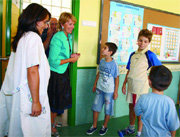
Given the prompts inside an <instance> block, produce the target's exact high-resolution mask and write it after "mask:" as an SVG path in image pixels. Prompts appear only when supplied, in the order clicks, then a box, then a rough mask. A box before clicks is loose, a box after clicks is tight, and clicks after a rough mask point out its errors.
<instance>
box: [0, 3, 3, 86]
mask: <svg viewBox="0 0 180 137" xmlns="http://www.w3.org/2000/svg"><path fill="white" fill-rule="evenodd" d="M2 19H3V0H0V57H2V25H3V21H2ZM0 68H1V69H0V88H1V83H2V62H1V61H0Z"/></svg>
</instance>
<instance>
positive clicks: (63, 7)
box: [23, 0, 72, 19]
mask: <svg viewBox="0 0 180 137" xmlns="http://www.w3.org/2000/svg"><path fill="white" fill-rule="evenodd" d="M30 3H38V4H40V5H42V6H43V7H45V8H46V9H48V11H49V12H50V13H51V16H52V17H55V18H57V19H59V16H60V14H61V13H62V12H64V11H66V12H70V13H71V9H72V8H71V7H72V0H23V9H25V8H26V7H27V6H28V5H29V4H30Z"/></svg>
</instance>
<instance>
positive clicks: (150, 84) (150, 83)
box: [148, 76, 152, 88]
mask: <svg viewBox="0 0 180 137" xmlns="http://www.w3.org/2000/svg"><path fill="white" fill-rule="evenodd" d="M148 82H149V86H150V87H151V88H152V82H151V80H150V79H149V76H148Z"/></svg>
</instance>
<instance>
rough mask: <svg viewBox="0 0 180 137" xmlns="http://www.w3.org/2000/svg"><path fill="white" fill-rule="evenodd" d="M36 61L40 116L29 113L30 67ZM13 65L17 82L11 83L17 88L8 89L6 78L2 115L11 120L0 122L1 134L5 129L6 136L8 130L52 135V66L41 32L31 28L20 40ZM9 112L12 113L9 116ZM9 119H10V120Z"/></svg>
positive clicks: (14, 135)
mask: <svg viewBox="0 0 180 137" xmlns="http://www.w3.org/2000/svg"><path fill="white" fill-rule="evenodd" d="M9 61H10V60H9ZM8 65H9V64H8ZM35 65H39V77H40V85H39V98H40V103H41V105H42V113H41V115H39V116H38V117H31V116H30V115H29V114H30V113H31V105H32V98H31V93H30V90H29V87H28V82H27V68H29V67H32V66H35ZM12 66H13V74H12V75H13V81H14V82H13V84H12V83H10V85H12V87H13V90H12V92H7V89H5V88H3V87H7V86H8V85H9V84H8V81H7V82H6V80H4V82H5V84H4V82H3V85H2V89H1V93H0V100H1V98H2V101H0V106H1V105H2V106H3V107H0V117H1V116H2V117H1V119H3V122H6V123H8V124H6V126H5V125H2V124H3V122H0V137H1V132H2V136H3V135H5V134H6V131H7V130H8V137H21V136H24V137H50V136H51V124H50V123H51V122H50V108H49V101H48V95H47V86H48V82H49V76H50V68H49V64H48V61H47V58H46V55H45V53H44V47H43V44H42V41H41V38H40V37H39V35H38V34H36V33H34V32H27V33H25V34H24V35H23V36H22V38H21V39H20V40H19V42H18V47H17V50H16V53H15V55H14V63H13V65H12ZM7 72H8V69H7ZM11 73H12V72H11ZM5 77H6V76H5ZM5 79H6V78H5ZM9 81H10V80H9ZM9 95H11V96H9ZM8 106H9V107H8ZM7 108H8V109H7ZM5 110H6V111H5ZM7 110H9V111H7ZM3 111H5V112H3ZM8 112H9V113H8ZM1 113H2V114H1ZM6 114H8V115H7V116H6ZM8 120H9V122H7V121H8ZM0 121H1V120H0ZM14 128H15V129H16V130H14Z"/></svg>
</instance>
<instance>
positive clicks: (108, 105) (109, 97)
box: [92, 90, 114, 116]
mask: <svg viewBox="0 0 180 137" xmlns="http://www.w3.org/2000/svg"><path fill="white" fill-rule="evenodd" d="M113 94H114V92H112V93H105V92H103V91H100V90H96V96H95V99H94V103H93V106H92V110H93V111H96V112H101V110H102V108H103V105H104V104H105V105H104V113H105V114H106V115H110V116H112V115H114V99H113Z"/></svg>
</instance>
